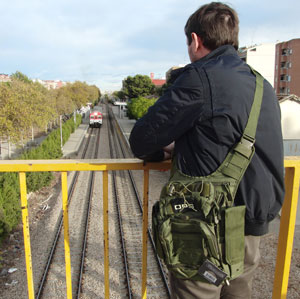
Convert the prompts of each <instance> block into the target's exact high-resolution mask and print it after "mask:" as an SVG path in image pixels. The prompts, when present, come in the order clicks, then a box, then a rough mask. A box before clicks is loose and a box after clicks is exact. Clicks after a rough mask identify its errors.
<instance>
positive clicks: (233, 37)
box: [184, 2, 239, 60]
mask: <svg viewBox="0 0 300 299" xmlns="http://www.w3.org/2000/svg"><path fill="white" fill-rule="evenodd" d="M184 31H185V34H186V37H187V42H188V46H189V47H190V46H191V44H192V43H193V42H194V41H196V42H197V41H198V42H200V43H201V45H202V46H203V47H204V49H206V50H208V52H210V51H212V50H214V49H216V48H218V47H220V46H223V45H232V46H233V47H234V48H235V49H236V50H237V49H238V46H239V42H238V34H239V19H238V16H237V13H236V12H235V10H233V9H232V8H230V7H229V6H228V5H226V4H223V3H221V2H212V3H210V4H205V5H203V6H201V7H200V8H199V9H198V10H196V11H195V12H194V13H193V14H192V15H191V16H190V17H189V19H188V20H187V23H186V25H185V28H184ZM190 51H191V49H190V48H189V54H190V56H191V53H190ZM198 56H199V55H198ZM200 58H201V57H200ZM191 60H192V58H191Z"/></svg>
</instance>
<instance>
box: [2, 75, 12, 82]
mask: <svg viewBox="0 0 300 299" xmlns="http://www.w3.org/2000/svg"><path fill="white" fill-rule="evenodd" d="M10 81H11V78H10V75H6V74H0V82H10Z"/></svg>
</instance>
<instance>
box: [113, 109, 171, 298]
mask: <svg viewBox="0 0 300 299" xmlns="http://www.w3.org/2000/svg"><path fill="white" fill-rule="evenodd" d="M108 117H109V121H110V125H109V131H110V132H109V136H110V139H109V140H110V141H109V143H110V149H111V158H128V156H130V155H131V152H130V150H129V149H128V144H127V143H126V141H125V140H124V139H123V138H120V135H121V134H120V132H117V131H118V129H116V128H117V127H118V126H116V125H115V124H114V118H113V115H112V112H110V113H109V116H108ZM112 183H113V193H114V198H115V201H116V207H117V211H118V212H117V214H118V224H119V230H120V243H121V244H122V246H121V247H122V256H123V259H124V261H123V262H124V267H123V270H124V275H125V277H126V286H127V293H128V298H140V297H141V270H142V256H141V252H142V237H141V236H142V225H141V223H142V203H141V202H142V201H141V199H140V196H139V192H138V190H137V188H136V184H135V180H134V177H133V175H132V173H131V171H126V172H124V171H123V172H115V173H113V177H112ZM148 244H149V245H148V267H147V268H148V269H147V277H148V279H147V295H148V296H149V298H168V297H169V296H170V290H169V286H168V282H167V275H166V273H165V270H164V268H163V266H162V264H161V262H160V260H159V258H158V257H157V255H156V254H155V251H154V242H153V239H152V236H151V232H150V230H148Z"/></svg>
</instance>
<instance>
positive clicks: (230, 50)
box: [194, 45, 237, 64]
mask: <svg viewBox="0 0 300 299" xmlns="http://www.w3.org/2000/svg"><path fill="white" fill-rule="evenodd" d="M223 55H237V51H236V49H235V48H234V47H233V46H231V45H224V46H221V47H219V48H217V49H215V50H213V51H211V52H210V53H208V54H207V55H206V56H204V57H202V58H201V59H199V60H197V61H195V62H194V63H197V64H198V63H201V64H202V63H204V62H206V61H208V60H210V59H212V58H216V57H218V56H223Z"/></svg>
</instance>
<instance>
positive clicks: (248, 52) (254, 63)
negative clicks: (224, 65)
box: [239, 43, 276, 87]
mask: <svg viewBox="0 0 300 299" xmlns="http://www.w3.org/2000/svg"><path fill="white" fill-rule="evenodd" d="M275 50H276V44H275V43H269V44H261V45H256V46H251V47H249V48H240V49H239V56H240V57H241V58H242V59H243V60H244V61H245V62H246V63H248V64H249V65H250V66H251V67H253V68H254V69H255V70H257V71H258V72H259V73H261V74H262V75H263V77H264V78H265V79H266V80H268V81H269V82H270V84H271V85H272V86H273V87H274V71H275V69H274V68H275Z"/></svg>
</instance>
